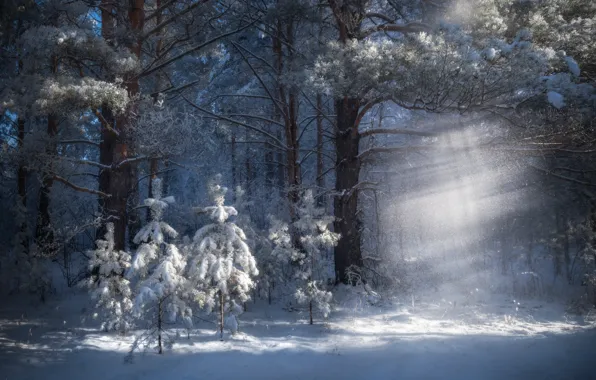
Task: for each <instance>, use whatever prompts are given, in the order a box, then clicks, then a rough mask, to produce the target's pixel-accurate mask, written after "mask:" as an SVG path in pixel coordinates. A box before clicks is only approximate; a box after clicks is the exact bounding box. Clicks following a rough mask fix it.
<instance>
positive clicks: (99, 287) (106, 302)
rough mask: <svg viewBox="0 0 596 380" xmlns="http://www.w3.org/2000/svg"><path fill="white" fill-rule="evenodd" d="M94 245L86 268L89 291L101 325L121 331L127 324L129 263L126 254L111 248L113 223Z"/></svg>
mask: <svg viewBox="0 0 596 380" xmlns="http://www.w3.org/2000/svg"><path fill="white" fill-rule="evenodd" d="M96 245H97V248H96V249H95V250H93V251H91V252H90V254H91V260H90V261H89V269H90V270H94V269H95V270H94V271H93V272H92V275H91V277H90V278H89V280H88V283H87V285H88V287H89V288H90V289H91V295H92V297H93V298H94V299H96V300H97V303H96V308H98V309H101V310H102V316H101V318H102V319H103V322H102V325H101V328H102V329H103V330H104V331H110V330H115V331H119V332H120V333H125V332H126V331H127V330H128V329H129V328H130V327H131V314H130V312H131V310H132V301H131V295H132V293H131V290H130V282H129V281H128V279H126V278H124V273H125V272H126V271H127V270H128V268H129V267H130V254H128V252H124V251H117V250H114V225H113V224H112V223H108V224H107V226H106V235H105V240H102V239H100V240H97V242H96Z"/></svg>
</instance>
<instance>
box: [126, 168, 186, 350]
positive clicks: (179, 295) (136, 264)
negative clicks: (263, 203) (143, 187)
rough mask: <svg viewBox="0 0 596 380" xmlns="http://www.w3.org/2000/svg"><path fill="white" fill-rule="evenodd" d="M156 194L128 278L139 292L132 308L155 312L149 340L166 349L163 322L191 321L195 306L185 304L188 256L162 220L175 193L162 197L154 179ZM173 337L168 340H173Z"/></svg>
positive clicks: (148, 201)
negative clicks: (185, 256)
mask: <svg viewBox="0 0 596 380" xmlns="http://www.w3.org/2000/svg"><path fill="white" fill-rule="evenodd" d="M152 189H153V198H148V199H145V206H147V207H149V209H150V213H151V221H150V222H149V223H148V224H147V225H145V226H144V227H142V228H141V230H140V231H139V232H138V233H137V235H136V236H135V238H134V240H133V241H134V242H135V243H136V244H140V245H139V247H138V249H137V253H136V255H135V258H134V260H133V262H132V266H131V270H130V271H129V273H128V277H129V278H131V279H132V278H136V279H138V281H139V282H138V285H137V286H138V289H139V290H138V294H137V296H136V297H135V300H134V307H133V312H134V315H135V316H136V317H139V318H140V317H143V316H147V315H152V316H153V319H154V321H155V325H152V326H151V330H153V329H154V331H155V334H150V336H149V342H148V343H151V342H152V341H153V339H154V338H157V348H158V352H159V353H160V354H161V353H163V345H164V342H163V341H164V339H163V338H164V322H165V320H166V319H168V320H169V321H171V322H174V321H176V319H177V318H178V317H179V316H180V317H182V319H183V320H184V322H185V323H186V324H189V323H190V320H191V318H192V310H191V309H190V308H189V307H187V306H186V303H185V302H184V298H183V294H184V289H185V287H186V278H185V276H184V269H185V267H186V260H185V258H184V257H183V255H182V254H181V253H180V252H179V250H178V247H177V246H176V245H175V244H171V243H166V241H165V239H166V237H168V238H172V239H174V238H176V237H177V236H178V233H177V232H176V231H175V230H174V229H173V228H172V227H171V226H170V225H169V224H167V223H166V222H164V221H163V220H162V217H163V213H164V210H165V209H166V208H167V207H168V205H169V204H172V203H174V198H173V197H165V198H162V183H161V180H159V179H154V180H153V184H152ZM171 342H172V341H171V339H170V340H169V341H168V342H167V343H171Z"/></svg>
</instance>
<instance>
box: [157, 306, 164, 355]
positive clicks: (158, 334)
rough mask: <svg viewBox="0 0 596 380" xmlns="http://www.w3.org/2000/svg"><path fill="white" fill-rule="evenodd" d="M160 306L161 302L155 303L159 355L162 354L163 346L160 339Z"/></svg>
mask: <svg viewBox="0 0 596 380" xmlns="http://www.w3.org/2000/svg"><path fill="white" fill-rule="evenodd" d="M161 314H162V306H161V300H159V302H158V303H157V349H158V353H159V354H163V344H162V339H161V332H162V320H161Z"/></svg>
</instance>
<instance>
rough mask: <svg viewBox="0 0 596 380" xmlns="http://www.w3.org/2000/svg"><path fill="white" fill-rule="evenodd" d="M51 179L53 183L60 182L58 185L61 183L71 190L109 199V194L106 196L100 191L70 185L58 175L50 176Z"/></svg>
mask: <svg viewBox="0 0 596 380" xmlns="http://www.w3.org/2000/svg"><path fill="white" fill-rule="evenodd" d="M52 178H53V179H54V181H58V182H60V183H62V184H64V185H66V186H68V187H70V188H71V189H75V190H76V191H80V192H83V193H89V194H94V195H98V196H100V197H103V198H109V197H110V194H106V193H104V192H102V191H99V190H93V189H89V188H86V187H81V186H78V185H75V184H74V183H72V182H70V181H68V180H67V179H65V178H62V177H60V176H58V175H52Z"/></svg>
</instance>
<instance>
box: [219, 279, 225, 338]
mask: <svg viewBox="0 0 596 380" xmlns="http://www.w3.org/2000/svg"><path fill="white" fill-rule="evenodd" d="M223 332H224V295H223V292H222V291H221V290H220V291H219V339H220V340H222V341H223Z"/></svg>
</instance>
